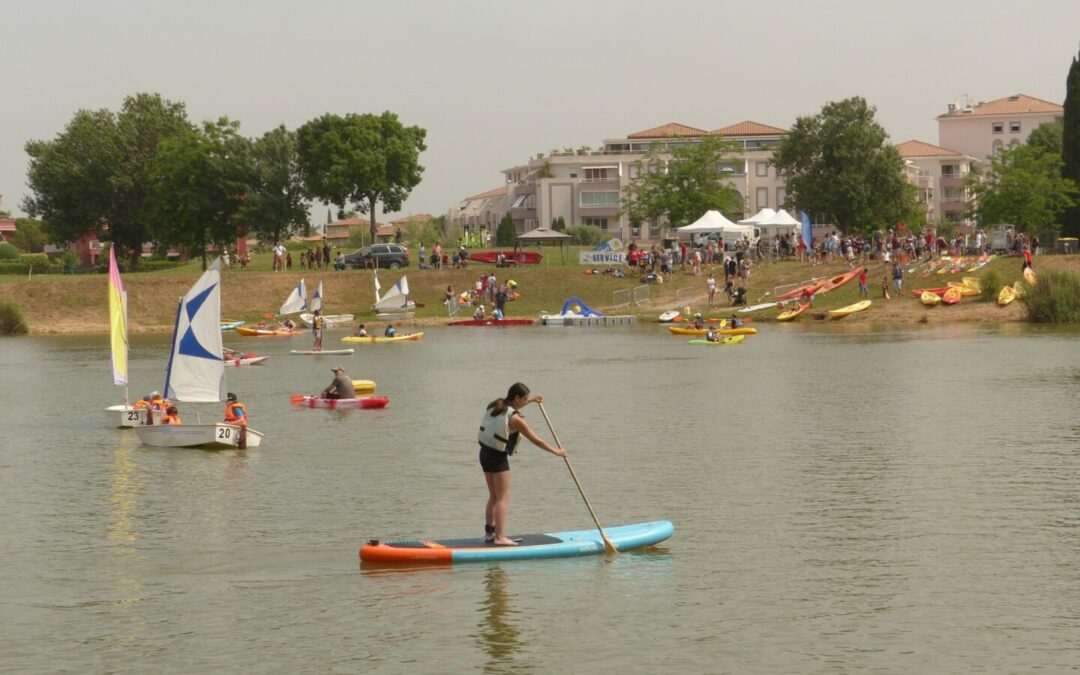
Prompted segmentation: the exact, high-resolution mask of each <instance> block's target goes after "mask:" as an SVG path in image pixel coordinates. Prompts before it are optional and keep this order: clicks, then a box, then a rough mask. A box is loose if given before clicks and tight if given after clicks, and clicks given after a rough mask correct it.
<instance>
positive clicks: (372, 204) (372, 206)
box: [367, 195, 379, 244]
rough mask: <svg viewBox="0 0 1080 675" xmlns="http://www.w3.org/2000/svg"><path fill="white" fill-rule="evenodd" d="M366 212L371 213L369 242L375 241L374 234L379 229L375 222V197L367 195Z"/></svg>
mask: <svg viewBox="0 0 1080 675" xmlns="http://www.w3.org/2000/svg"><path fill="white" fill-rule="evenodd" d="M367 199H368V213H370V214H371V243H372V244H374V243H375V235H376V234H377V233H378V231H379V226H378V225H377V224H376V223H375V203H376V200H375V197H373V196H372V195H368V198H367Z"/></svg>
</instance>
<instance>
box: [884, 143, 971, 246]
mask: <svg viewBox="0 0 1080 675" xmlns="http://www.w3.org/2000/svg"><path fill="white" fill-rule="evenodd" d="M896 150H897V151H898V152H899V153H900V156H901V157H902V158H903V159H904V165H905V173H906V175H907V178H908V182H910V183H911V184H912V185H915V186H916V187H917V188H918V190H919V205H920V206H921V207H922V208H923V211H924V212H925V213H926V221H927V222H928V223H931V224H938V223H946V222H948V223H952V224H953V225H954V226H957V227H958V228H959V229H961V231H965V230H968V229H970V228H971V226H972V223H971V222H970V221H969V220H967V219H965V218H964V209H965V207H966V205H967V200H968V197H969V195H968V191H967V190H966V189H965V188H964V179H965V178H967V175H968V174H969V173H971V170H972V167H973V166H974V164H975V163H976V161H977V160H976V159H975V158H974V157H972V156H970V155H965V154H964V153H961V152H957V151H956V150H950V149H948V148H943V147H940V146H937V145H931V144H930V143H925V142H923V141H917V140H910V141H905V142H904V143H899V144H897V146H896Z"/></svg>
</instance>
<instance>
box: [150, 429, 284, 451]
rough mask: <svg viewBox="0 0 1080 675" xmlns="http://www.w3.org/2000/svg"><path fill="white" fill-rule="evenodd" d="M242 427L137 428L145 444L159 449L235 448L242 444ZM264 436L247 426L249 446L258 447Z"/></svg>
mask: <svg viewBox="0 0 1080 675" xmlns="http://www.w3.org/2000/svg"><path fill="white" fill-rule="evenodd" d="M240 431H241V429H240V427H238V426H236V425H234V424H226V423H224V422H216V423H214V424H155V425H153V426H142V427H135V433H136V434H138V436H139V441H140V442H141V443H142V444H143V445H152V446H154V447H158V448H210V449H213V450H221V449H228V448H235V447H236V446H237V444H238V443H239V441H240ZM262 437H263V435H262V434H261V433H259V432H258V431H255V430H254V429H252V428H250V427H248V429H247V447H249V448H257V447H259V444H260V443H261V442H262Z"/></svg>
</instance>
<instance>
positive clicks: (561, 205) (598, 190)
mask: <svg viewBox="0 0 1080 675" xmlns="http://www.w3.org/2000/svg"><path fill="white" fill-rule="evenodd" d="M786 133H787V130H786V129H781V128H778V127H772V126H768V125H765V124H760V123H758V122H750V121H746V122H740V123H738V124H733V125H730V126H727V127H722V128H720V129H715V130H713V131H708V130H705V129H698V128H695V127H690V126H687V125H684V124H679V123H670V124H665V125H663V126H659V127H655V128H652V129H646V130H644V131H639V132H635V133H632V134H629V135H627V136H625V137H618V138H608V139H604V141H603V144H602V146H601V147H600V149H599V150H595V151H593V150H589V149H585V148H582V149H580V150H577V151H573V150H566V151H563V152H558V151H556V152H552V153H550V154H544V153H540V154H538V155H536V156H535V157H533V158H531V159H530V160H529V161H528V162H526V163H525V164H521V165H519V166H515V167H511V168H509V169H504V170H503V174H504V176H505V177H506V186H507V201H508V206H509V211H510V214H511V217H512V218H513V220H514V226H515V228H516V229H517V231H518V232H519V233H522V232H527V231H529V230H532V229H535V228H537V227H540V226H545V227H550V226H551V224H552V223H553V222H555V221H556V220H558V219H559V218H562V219H563V222H565V223H566V225H567V226H572V225H595V226H597V227H599V228H600V229H601V231H602V232H603V233H604V234H605V235H607V236H614V237H619V238H621V239H622V240H623V241H627V242H629V241H639V242H640V241H654V240H657V239H658V238H659V237H660V236H661V233H662V231H663V229H664V228H665V227H667V226H668V225H672V226H681V225H685V224H686V223H666V222H660V221H657V222H651V223H642V224H640V225H635V224H632V223H631V222H630V220H629V218H627V216H626V215H625V214H621V213H620V210H621V205H622V198H623V195H624V194H625V192H624V191H625V189H626V188H627V186H628V185H629V184H630V182H631V181H633V180H634V179H635V178H637V175H638V171H640V170H641V169H640V168H639V164H641V163H642V162H644V160H645V159H646V157H647V155H648V153H649V152H650V149H652V148H653V147H654V146H655V147H656V148H657V149H658V150H659V151H660V156H661V157H664V155H665V151H672V150H675V149H677V148H679V147H682V146H686V145H688V144H692V143H699V142H700V141H701V139H703V138H706V137H710V136H720V137H722V138H725V139H727V140H729V141H732V142H733V143H734V144H735V145H736V146H737V148H738V149H737V154H736V155H735V156H732V157H731V158H730V160H729V161H727V162H726V163H725V165H724V167H723V170H724V171H725V172H726V173H727V174H728V179H729V181H730V183H731V185H732V187H734V188H735V189H736V190H737V191H738V192H739V195H740V196H741V197H742V200H743V205H742V210H741V212H738V213H731V214H726V215H728V217H729V218H732V219H733V220H738V219H740V218H743V217H746V216H748V215H750V214H753V213H756V212H757V211H758V210H760V209H762V208H764V207H766V206H768V207H771V208H774V209H776V208H782V207H783V206H784V205H785V202H786V194H785V189H784V183H783V181H782V180H781V179H780V178H779V177H778V176H777V173H776V169H775V168H774V167H772V166H770V165H769V160H770V159H771V158H772V153H773V149H774V148H775V147H776V146H778V145H779V144H780V141H781V139H782V138H783V136H784V135H785V134H786ZM496 222H497V220H496Z"/></svg>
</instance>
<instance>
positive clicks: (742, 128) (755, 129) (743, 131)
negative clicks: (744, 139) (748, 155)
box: [712, 120, 788, 136]
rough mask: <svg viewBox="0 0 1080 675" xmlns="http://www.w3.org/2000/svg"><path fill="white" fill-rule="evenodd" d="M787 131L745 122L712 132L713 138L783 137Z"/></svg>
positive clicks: (748, 121) (758, 123)
mask: <svg viewBox="0 0 1080 675" xmlns="http://www.w3.org/2000/svg"><path fill="white" fill-rule="evenodd" d="M787 132H788V130H787V129H781V128H780V127H771V126H769V125H768V124H761V123H760V122H752V121H750V120H746V121H744V122H738V123H736V124H732V125H730V126H726V127H721V128H719V129H716V130H715V131H713V132H712V133H713V135H714V136H783V135H785V134H787Z"/></svg>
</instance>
